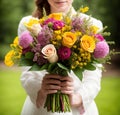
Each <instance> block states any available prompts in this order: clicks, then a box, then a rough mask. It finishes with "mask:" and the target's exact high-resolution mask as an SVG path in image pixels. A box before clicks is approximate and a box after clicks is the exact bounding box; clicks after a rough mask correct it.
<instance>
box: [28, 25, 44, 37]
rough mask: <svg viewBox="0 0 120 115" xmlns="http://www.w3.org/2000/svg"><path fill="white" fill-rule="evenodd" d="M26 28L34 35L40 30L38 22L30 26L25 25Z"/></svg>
mask: <svg viewBox="0 0 120 115" xmlns="http://www.w3.org/2000/svg"><path fill="white" fill-rule="evenodd" d="M27 29H28V30H29V31H30V32H31V33H32V34H33V35H35V36H38V34H39V33H40V32H41V30H42V27H41V26H40V24H33V25H32V26H31V27H29V26H27Z"/></svg>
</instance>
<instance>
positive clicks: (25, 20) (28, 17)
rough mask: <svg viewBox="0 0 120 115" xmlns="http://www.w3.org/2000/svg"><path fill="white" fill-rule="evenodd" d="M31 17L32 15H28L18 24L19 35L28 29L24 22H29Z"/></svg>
mask: <svg viewBox="0 0 120 115" xmlns="http://www.w3.org/2000/svg"><path fill="white" fill-rule="evenodd" d="M31 18H32V16H26V17H23V18H22V19H21V20H20V23H19V25H18V37H19V36H20V35H21V33H22V32H24V31H26V30H27V29H26V27H25V26H24V23H25V22H28V21H29V20H30V19H31Z"/></svg>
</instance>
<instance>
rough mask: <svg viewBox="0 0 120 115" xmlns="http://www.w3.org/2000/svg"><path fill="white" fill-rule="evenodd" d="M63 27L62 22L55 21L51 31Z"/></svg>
mask: <svg viewBox="0 0 120 115" xmlns="http://www.w3.org/2000/svg"><path fill="white" fill-rule="evenodd" d="M64 25H65V24H64V23H63V22H62V21H59V20H57V21H55V22H54V23H53V29H54V30H59V29H61V28H62V27H63V26H64Z"/></svg>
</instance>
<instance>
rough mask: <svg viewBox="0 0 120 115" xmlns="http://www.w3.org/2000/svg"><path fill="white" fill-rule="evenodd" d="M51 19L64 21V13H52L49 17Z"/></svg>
mask: <svg viewBox="0 0 120 115" xmlns="http://www.w3.org/2000/svg"><path fill="white" fill-rule="evenodd" d="M49 18H54V19H55V20H62V18H63V17H62V13H52V14H50V15H49Z"/></svg>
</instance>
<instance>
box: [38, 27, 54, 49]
mask: <svg viewBox="0 0 120 115" xmlns="http://www.w3.org/2000/svg"><path fill="white" fill-rule="evenodd" d="M52 34H53V31H52V30H51V29H49V28H48V26H46V25H44V26H43V28H42V30H41V32H40V34H39V35H38V38H37V40H38V42H39V44H40V45H41V46H42V47H43V46H45V45H46V44H49V43H50V39H51V38H52V37H53V36H52Z"/></svg>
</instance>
